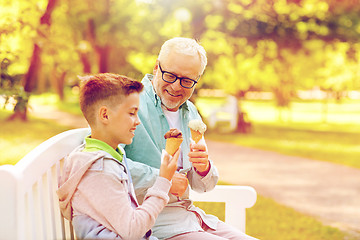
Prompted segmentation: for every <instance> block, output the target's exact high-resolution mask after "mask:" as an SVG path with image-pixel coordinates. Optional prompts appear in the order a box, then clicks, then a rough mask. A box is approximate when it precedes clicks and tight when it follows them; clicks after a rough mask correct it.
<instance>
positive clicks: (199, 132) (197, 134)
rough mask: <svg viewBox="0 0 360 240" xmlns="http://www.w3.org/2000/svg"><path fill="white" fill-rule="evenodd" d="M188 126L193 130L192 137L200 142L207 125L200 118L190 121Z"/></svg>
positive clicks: (196, 141)
mask: <svg viewBox="0 0 360 240" xmlns="http://www.w3.org/2000/svg"><path fill="white" fill-rule="evenodd" d="M188 127H189V128H190V131H191V138H192V140H194V141H195V143H198V142H199V141H200V139H201V138H202V136H203V135H204V133H205V131H206V125H205V124H204V123H203V122H202V121H201V120H198V119H195V120H191V121H189V124H188Z"/></svg>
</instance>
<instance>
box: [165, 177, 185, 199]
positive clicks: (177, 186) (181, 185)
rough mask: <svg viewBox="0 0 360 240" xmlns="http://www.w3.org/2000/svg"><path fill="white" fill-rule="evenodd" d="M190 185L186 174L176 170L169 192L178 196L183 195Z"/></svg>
mask: <svg viewBox="0 0 360 240" xmlns="http://www.w3.org/2000/svg"><path fill="white" fill-rule="evenodd" d="M188 185H189V182H188V179H187V177H186V175H185V174H183V173H178V172H175V174H174V177H173V179H172V185H171V188H170V191H169V192H170V193H171V194H173V195H175V196H176V197H181V196H182V195H183V194H184V193H185V191H186V189H187V187H188Z"/></svg>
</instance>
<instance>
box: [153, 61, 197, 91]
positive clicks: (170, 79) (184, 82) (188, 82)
mask: <svg viewBox="0 0 360 240" xmlns="http://www.w3.org/2000/svg"><path fill="white" fill-rule="evenodd" d="M159 68H160V71H161V73H162V79H163V80H164V81H165V82H167V83H174V82H176V80H178V79H179V80H180V85H181V86H182V87H183V88H192V87H193V86H194V85H195V84H197V82H198V80H199V78H200V76H199V77H198V78H197V79H196V80H193V79H190V78H186V77H185V78H182V77H178V76H176V75H175V74H173V73H171V72H167V71H163V70H162V68H161V66H160V62H159Z"/></svg>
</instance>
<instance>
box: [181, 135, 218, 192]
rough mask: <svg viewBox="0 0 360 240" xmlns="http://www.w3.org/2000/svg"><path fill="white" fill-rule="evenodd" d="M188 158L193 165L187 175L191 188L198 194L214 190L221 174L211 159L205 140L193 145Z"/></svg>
mask: <svg viewBox="0 0 360 240" xmlns="http://www.w3.org/2000/svg"><path fill="white" fill-rule="evenodd" d="M188 156H189V161H190V162H191V163H192V165H193V167H192V169H191V170H190V171H189V172H188V175H187V176H188V179H189V183H190V186H191V188H192V189H193V190H195V191H197V192H208V191H210V190H212V189H213V188H214V187H215V185H216V183H217V181H218V179H219V174H218V171H217V169H216V167H215V166H214V164H213V162H212V161H211V160H210V159H209V154H208V151H207V146H206V143H205V140H204V139H202V140H200V141H199V142H198V143H197V144H194V143H192V144H191V145H190V152H189V154H188Z"/></svg>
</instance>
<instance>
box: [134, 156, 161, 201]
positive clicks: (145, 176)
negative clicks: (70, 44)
mask: <svg viewBox="0 0 360 240" xmlns="http://www.w3.org/2000/svg"><path fill="white" fill-rule="evenodd" d="M127 163H128V167H129V170H130V174H131V178H132V181H133V186H134V189H135V194H136V198H137V200H138V202H139V204H142V202H143V199H144V197H145V194H146V192H147V190H148V189H149V188H150V187H152V186H153V185H154V183H155V181H156V178H157V177H158V176H159V169H157V168H153V167H150V166H148V165H146V164H143V163H139V162H135V161H132V160H131V159H129V158H127Z"/></svg>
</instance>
